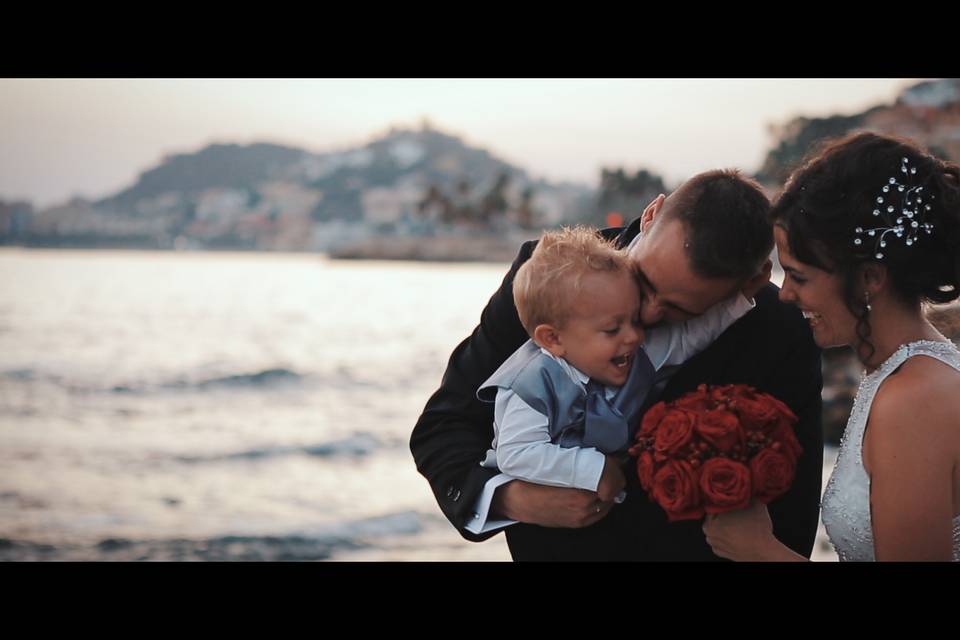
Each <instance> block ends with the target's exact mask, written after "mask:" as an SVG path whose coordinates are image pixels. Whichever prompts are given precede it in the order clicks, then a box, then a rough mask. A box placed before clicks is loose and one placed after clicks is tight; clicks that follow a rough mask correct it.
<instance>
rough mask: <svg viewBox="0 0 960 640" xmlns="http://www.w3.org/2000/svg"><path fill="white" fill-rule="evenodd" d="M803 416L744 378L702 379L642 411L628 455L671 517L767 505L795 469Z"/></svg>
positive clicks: (691, 517) (694, 516) (690, 517)
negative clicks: (708, 382) (734, 380)
mask: <svg viewBox="0 0 960 640" xmlns="http://www.w3.org/2000/svg"><path fill="white" fill-rule="evenodd" d="M796 422H797V417H796V416H795V415H794V414H793V412H792V411H790V409H789V408H788V407H787V405H785V404H784V403H782V402H780V401H779V400H777V399H776V398H774V397H773V396H771V395H769V394H766V393H760V392H758V391H757V390H756V389H754V388H753V387H750V386H748V385H745V384H729V385H724V386H711V387H708V386H707V385H700V386H699V387H697V390H696V391H692V392H690V393H688V394H686V395H684V396H682V397H680V398H678V399H676V400H674V401H672V402H658V403H657V404H655V405H653V406H652V407H650V409H649V410H648V411H647V413H646V414H645V415H644V416H643V421H642V422H641V425H640V429H639V430H638V432H637V435H636V443H635V444H634V446H633V447H631V448H630V455H631V456H633V457H635V458H637V475H638V476H639V478H640V484H641V486H642V487H643V488H644V490H645V491H646V492H647V494H648V495H649V496H650V498H651V499H652V500H654V501H655V502H657V504H659V505H660V506H661V507H663V509H664V510H665V511H666V512H667V517H668V518H669V519H670V521H671V522H675V521H678V520H697V519H699V518H702V517H703V516H704V514H706V513H722V512H724V511H732V510H734V509H742V508H745V507H748V506H750V502H751V501H752V500H756V501H758V502H762V503H763V504H767V503H769V502H770V501H771V500H773V499H774V498H777V497H778V496H780V495H782V494H783V493H784V492H786V491H787V489H789V488H790V485H791V484H793V479H794V476H795V474H796V467H797V460H798V459H799V457H800V454H801V453H802V452H803V449H802V448H801V447H800V443H799V442H798V441H797V437H796V435H794V432H793V428H794V424H796Z"/></svg>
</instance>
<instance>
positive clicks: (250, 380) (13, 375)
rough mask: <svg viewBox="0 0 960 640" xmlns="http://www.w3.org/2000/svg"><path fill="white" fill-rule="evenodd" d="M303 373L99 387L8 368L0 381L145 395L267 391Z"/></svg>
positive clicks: (274, 372) (294, 380) (277, 371)
mask: <svg viewBox="0 0 960 640" xmlns="http://www.w3.org/2000/svg"><path fill="white" fill-rule="evenodd" d="M304 378H305V376H304V375H303V374H300V373H297V372H296V371H291V370H290V369H284V368H274V369H264V370H262V371H256V372H253V373H239V374H233V375H224V376H217V377H213V378H208V379H199V380H195V379H191V378H190V377H189V376H182V377H179V378H174V379H172V380H168V381H160V382H146V381H131V382H120V383H114V384H111V385H109V386H103V383H99V384H98V383H97V382H91V381H86V380H72V379H70V378H67V377H64V376H61V375H57V374H55V373H44V372H42V371H36V370H34V369H11V370H8V371H3V372H0V379H6V380H11V381H15V382H47V383H50V384H53V385H55V386H58V387H61V388H63V389H65V390H66V391H69V392H71V393H103V392H107V393H123V394H134V395H137V394H145V393H151V392H157V391H210V390H216V389H237V388H241V389H249V388H257V389H270V388H276V387H280V386H287V385H293V384H297V383H300V382H302V381H303V380H304Z"/></svg>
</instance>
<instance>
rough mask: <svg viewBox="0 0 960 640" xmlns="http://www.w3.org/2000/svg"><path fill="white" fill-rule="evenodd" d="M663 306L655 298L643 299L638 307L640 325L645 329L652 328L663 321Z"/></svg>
mask: <svg viewBox="0 0 960 640" xmlns="http://www.w3.org/2000/svg"><path fill="white" fill-rule="evenodd" d="M663 315H664V309H663V306H661V305H660V303H659V302H657V300H656V298H655V297H648V298H645V299H644V301H643V303H642V304H641V307H640V323H641V324H642V325H643V326H645V327H652V326H653V325H655V324H658V323H659V322H660V321H661V320H663Z"/></svg>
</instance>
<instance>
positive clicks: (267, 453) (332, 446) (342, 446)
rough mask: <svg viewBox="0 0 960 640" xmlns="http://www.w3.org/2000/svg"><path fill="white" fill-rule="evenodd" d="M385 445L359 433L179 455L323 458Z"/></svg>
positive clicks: (226, 458)
mask: <svg viewBox="0 0 960 640" xmlns="http://www.w3.org/2000/svg"><path fill="white" fill-rule="evenodd" d="M383 446H384V443H382V442H381V441H380V440H379V439H378V438H376V437H375V436H374V435H372V434H369V433H357V434H354V435H352V436H350V437H348V438H344V439H342V440H335V441H333V442H322V443H319V444H311V445H299V446H279V447H259V448H257V449H249V450H247V451H238V452H235V453H224V454H216V455H209V456H178V457H177V460H178V461H179V462H186V463H191V464H194V463H202V462H222V461H229V460H261V459H266V458H276V457H279V456H289V455H309V456H317V457H321V458H331V457H339V456H366V455H370V454H371V453H373V452H374V451H375V450H376V449H379V448H381V447H383Z"/></svg>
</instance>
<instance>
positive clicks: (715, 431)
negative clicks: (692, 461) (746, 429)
mask: <svg viewBox="0 0 960 640" xmlns="http://www.w3.org/2000/svg"><path fill="white" fill-rule="evenodd" d="M696 430H697V434H699V435H700V437H701V438H703V439H704V440H706V441H707V442H709V443H710V444H712V445H713V446H714V447H716V448H717V449H719V450H720V451H723V452H724V453H731V452H732V451H733V448H734V447H735V446H738V445H739V447H741V448H742V447H743V432H742V431H741V429H740V420H739V419H738V418H737V416H736V414H733V413H730V412H729V411H725V410H723V409H716V410H714V411H707V412H706V413H704V414H703V415H702V416H700V419H699V420H698V421H697V427H696Z"/></svg>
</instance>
